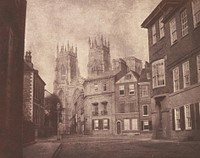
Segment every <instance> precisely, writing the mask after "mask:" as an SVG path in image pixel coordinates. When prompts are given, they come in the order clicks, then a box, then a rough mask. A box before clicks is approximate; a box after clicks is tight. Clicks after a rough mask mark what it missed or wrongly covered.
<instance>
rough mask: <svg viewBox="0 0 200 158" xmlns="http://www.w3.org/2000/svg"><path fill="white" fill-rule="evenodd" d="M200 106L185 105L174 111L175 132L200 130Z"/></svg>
mask: <svg viewBox="0 0 200 158" xmlns="http://www.w3.org/2000/svg"><path fill="white" fill-rule="evenodd" d="M199 109H200V104H199V103H196V104H191V105H185V106H182V107H180V108H175V109H173V110H172V120H173V130H191V129H195V128H196V129H200V110H199Z"/></svg>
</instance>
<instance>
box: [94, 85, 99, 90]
mask: <svg viewBox="0 0 200 158" xmlns="http://www.w3.org/2000/svg"><path fill="white" fill-rule="evenodd" d="M94 90H95V91H98V84H97V83H95V84H94Z"/></svg>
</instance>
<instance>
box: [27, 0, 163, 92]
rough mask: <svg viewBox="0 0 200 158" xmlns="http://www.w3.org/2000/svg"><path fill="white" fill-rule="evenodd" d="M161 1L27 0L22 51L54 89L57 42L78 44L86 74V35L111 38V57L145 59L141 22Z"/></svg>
mask: <svg viewBox="0 0 200 158" xmlns="http://www.w3.org/2000/svg"><path fill="white" fill-rule="evenodd" d="M160 1H161V0H151V1H150V0H27V14H26V19H27V20H26V35H25V38H26V39H25V50H26V51H31V52H32V61H33V64H34V68H35V69H38V70H39V75H40V76H41V77H42V79H43V80H44V81H45V83H46V89H47V90H48V91H50V92H53V81H54V77H55V74H54V67H55V55H56V50H57V45H59V46H60V45H63V44H64V45H67V42H68V41H69V43H70V45H72V44H73V46H74V47H75V46H77V48H78V65H79V69H80V72H81V75H82V76H83V77H87V62H88V53H89V46H88V38H89V37H91V38H94V37H95V36H97V35H103V36H104V37H105V38H107V39H109V41H110V54H111V58H112V59H115V58H122V57H125V56H130V55H133V56H135V57H137V58H139V59H141V60H143V61H148V58H149V57H148V38H147V30H146V29H144V28H141V24H142V22H143V21H144V20H145V18H146V17H147V16H148V15H149V14H150V13H151V11H152V10H153V9H154V8H155V7H156V6H157V4H158V3H159V2H160Z"/></svg>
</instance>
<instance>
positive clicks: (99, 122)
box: [92, 119, 110, 131]
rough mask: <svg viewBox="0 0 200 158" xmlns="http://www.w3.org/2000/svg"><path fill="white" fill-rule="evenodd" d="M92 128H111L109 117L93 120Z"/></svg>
mask: <svg viewBox="0 0 200 158" xmlns="http://www.w3.org/2000/svg"><path fill="white" fill-rule="evenodd" d="M92 129H93V130H95V131H98V130H109V129H110V127H109V119H96V120H92Z"/></svg>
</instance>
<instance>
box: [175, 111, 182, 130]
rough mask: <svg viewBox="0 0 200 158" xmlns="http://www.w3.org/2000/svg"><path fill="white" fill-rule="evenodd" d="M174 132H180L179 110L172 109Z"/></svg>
mask: <svg viewBox="0 0 200 158" xmlns="http://www.w3.org/2000/svg"><path fill="white" fill-rule="evenodd" d="M174 118H175V130H181V116H180V109H179V108H178V109H174Z"/></svg>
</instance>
